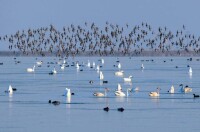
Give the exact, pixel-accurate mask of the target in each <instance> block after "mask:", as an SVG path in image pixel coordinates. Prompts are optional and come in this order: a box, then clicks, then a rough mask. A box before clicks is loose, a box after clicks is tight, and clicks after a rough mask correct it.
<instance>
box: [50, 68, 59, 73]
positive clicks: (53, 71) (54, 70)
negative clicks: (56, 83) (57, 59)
mask: <svg viewBox="0 0 200 132" xmlns="http://www.w3.org/2000/svg"><path fill="white" fill-rule="evenodd" d="M49 74H57V71H56V69H55V67H54V69H53V70H52V71H51V72H50V73H49Z"/></svg>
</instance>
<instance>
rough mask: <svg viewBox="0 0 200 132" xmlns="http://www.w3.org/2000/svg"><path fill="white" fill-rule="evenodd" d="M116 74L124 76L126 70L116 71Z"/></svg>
mask: <svg viewBox="0 0 200 132" xmlns="http://www.w3.org/2000/svg"><path fill="white" fill-rule="evenodd" d="M115 75H116V76H123V75H124V71H122V70H120V71H116V72H115Z"/></svg>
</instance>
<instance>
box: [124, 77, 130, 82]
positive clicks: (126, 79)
mask: <svg viewBox="0 0 200 132" xmlns="http://www.w3.org/2000/svg"><path fill="white" fill-rule="evenodd" d="M131 78H132V76H129V77H128V78H124V82H131V80H132V79H131Z"/></svg>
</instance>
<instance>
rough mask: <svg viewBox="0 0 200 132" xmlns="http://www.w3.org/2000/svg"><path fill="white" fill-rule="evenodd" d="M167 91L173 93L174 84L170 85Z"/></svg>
mask: <svg viewBox="0 0 200 132" xmlns="http://www.w3.org/2000/svg"><path fill="white" fill-rule="evenodd" d="M168 92H169V93H174V86H173V85H172V86H171V88H170V89H169V91H168Z"/></svg>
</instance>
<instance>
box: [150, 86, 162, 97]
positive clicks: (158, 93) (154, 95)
mask: <svg viewBox="0 0 200 132" xmlns="http://www.w3.org/2000/svg"><path fill="white" fill-rule="evenodd" d="M149 96H151V97H159V96H160V88H157V91H156V92H150V93H149Z"/></svg>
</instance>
